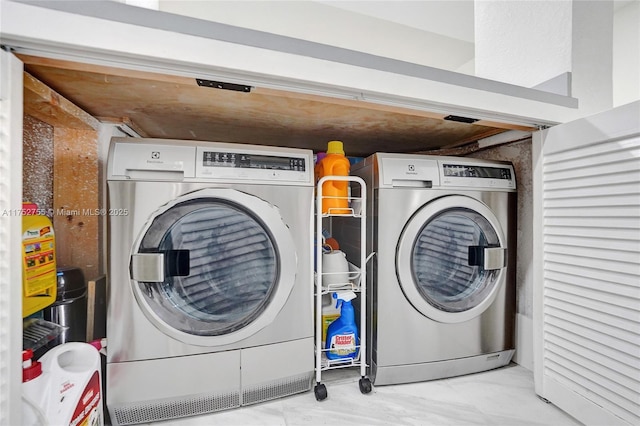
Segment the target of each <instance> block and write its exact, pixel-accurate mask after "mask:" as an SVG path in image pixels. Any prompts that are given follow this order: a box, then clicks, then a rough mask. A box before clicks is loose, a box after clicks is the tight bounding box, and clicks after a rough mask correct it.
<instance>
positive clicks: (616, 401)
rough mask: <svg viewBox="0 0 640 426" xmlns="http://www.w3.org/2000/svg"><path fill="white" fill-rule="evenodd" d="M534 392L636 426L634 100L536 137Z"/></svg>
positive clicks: (639, 400)
mask: <svg viewBox="0 0 640 426" xmlns="http://www.w3.org/2000/svg"><path fill="white" fill-rule="evenodd" d="M534 153H535V155H534V188H535V189H534V209H535V212H534V217H535V223H534V235H535V238H536V240H535V241H534V253H535V258H534V282H535V286H536V288H535V290H534V327H535V329H534V335H535V337H534V339H535V341H534V347H535V354H534V356H535V358H534V375H535V385H536V393H537V394H538V395H540V396H542V397H543V398H546V399H547V400H549V401H550V402H552V403H553V404H555V405H557V406H558V407H559V408H561V409H562V410H564V411H566V412H567V413H569V414H570V415H572V416H573V417H575V418H576V419H578V420H580V421H581V422H583V423H585V424H587V425H638V424H640V102H634V103H632V104H628V105H625V106H623V107H619V108H616V109H614V110H611V111H607V112H605V113H602V114H599V115H596V116H593V117H589V118H586V119H581V120H577V121H575V122H571V123H567V124H564V125H560V126H556V127H553V128H550V129H546V130H543V131H540V132H537V133H536V134H535V135H534Z"/></svg>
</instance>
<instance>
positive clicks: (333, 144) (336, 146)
mask: <svg viewBox="0 0 640 426" xmlns="http://www.w3.org/2000/svg"><path fill="white" fill-rule="evenodd" d="M329 154H340V155H344V147H343V144H342V141H330V142H329V143H328V144H327V155H329Z"/></svg>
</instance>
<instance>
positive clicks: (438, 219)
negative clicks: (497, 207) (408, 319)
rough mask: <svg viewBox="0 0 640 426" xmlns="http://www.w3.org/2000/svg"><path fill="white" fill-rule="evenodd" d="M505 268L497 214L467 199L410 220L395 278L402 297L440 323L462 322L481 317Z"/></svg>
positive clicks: (439, 204)
mask: <svg viewBox="0 0 640 426" xmlns="http://www.w3.org/2000/svg"><path fill="white" fill-rule="evenodd" d="M452 198H454V199H455V200H452ZM505 266H506V248H505V247H504V246H503V238H502V233H501V231H500V227H499V225H498V223H497V219H496V218H495V215H493V213H492V212H491V211H490V210H489V209H488V208H487V207H486V206H485V205H484V204H483V203H480V202H479V201H477V200H474V199H472V198H469V197H463V196H455V197H445V198H441V199H438V200H435V201H434V202H432V203H430V204H428V205H427V207H425V208H423V209H421V210H420V211H419V212H418V213H417V214H416V215H415V216H414V217H413V218H412V219H411V220H410V221H409V223H408V225H407V227H406V228H405V231H404V232H403V236H402V239H401V242H400V244H399V251H398V275H399V277H400V284H401V286H402V289H403V291H404V293H405V295H406V296H407V297H408V298H409V299H410V301H411V302H412V304H413V305H414V306H415V307H416V308H417V309H418V310H420V311H421V312H422V313H423V314H425V315H426V316H428V317H430V318H432V319H434V320H436V321H440V322H462V321H466V320H468V319H470V318H473V317H474V316H477V315H479V314H480V313H482V312H483V311H484V310H485V309H486V308H487V307H488V306H489V305H490V304H491V303H492V302H493V300H494V299H495V296H496V293H497V290H498V289H499V286H500V284H501V282H502V281H503V275H504V274H503V270H504V268H505Z"/></svg>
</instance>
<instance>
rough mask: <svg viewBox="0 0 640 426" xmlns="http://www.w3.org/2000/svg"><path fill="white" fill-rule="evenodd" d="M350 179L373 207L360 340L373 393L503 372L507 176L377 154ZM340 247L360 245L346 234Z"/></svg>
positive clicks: (508, 276)
mask: <svg viewBox="0 0 640 426" xmlns="http://www.w3.org/2000/svg"><path fill="white" fill-rule="evenodd" d="M352 174H354V175H357V176H360V177H362V178H363V180H364V181H365V183H366V185H367V191H368V194H367V198H368V199H369V200H371V202H370V203H369V205H368V206H367V215H368V217H369V220H368V223H367V225H368V229H367V247H368V252H373V253H375V256H373V258H372V260H371V261H370V262H369V263H368V269H367V275H366V276H367V291H368V297H367V300H368V305H369V306H368V307H367V308H368V318H369V321H368V322H367V324H366V330H367V335H368V339H367V341H368V342H370V345H369V347H368V349H369V351H368V353H367V357H368V361H369V362H370V363H371V377H372V379H373V383H374V384H376V385H385V384H395V383H407V382H416V381H423V380H431V379H437V378H444V377H451V376H456V375H461V374H468V373H473V372H479V371H484V370H489V369H493V368H496V367H500V366H503V365H505V364H507V363H509V362H510V360H511V358H512V356H513V353H514V336H513V334H514V322H515V316H514V315H515V314H514V312H515V248H516V244H515V241H516V240H515V237H516V205H517V204H516V196H517V194H516V180H515V175H514V170H513V166H512V165H511V164H508V163H502V162H489V161H484V160H476V159H472V158H456V157H440V156H427V155H410V154H386V153H377V154H374V155H372V156H370V157H368V158H366V159H365V160H364V161H362V162H360V163H358V164H356V165H354V166H353V168H352ZM340 229H341V228H340V227H339V226H338V232H341V231H340ZM341 237H342V239H341ZM336 238H338V240H339V241H340V242H341V246H342V243H343V242H344V243H345V246H346V248H347V249H348V245H347V244H346V243H347V242H349V241H356V240H357V239H358V235H357V233H355V232H350V228H346V227H345V228H344V231H343V234H337V235H336ZM343 240H344V241H343Z"/></svg>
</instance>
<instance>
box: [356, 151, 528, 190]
mask: <svg viewBox="0 0 640 426" xmlns="http://www.w3.org/2000/svg"><path fill="white" fill-rule="evenodd" d="M351 171H352V173H353V174H355V175H362V174H365V175H366V174H367V173H373V177H374V180H373V182H374V186H375V187H377V188H426V189H428V188H443V187H446V188H461V189H464V188H473V189H486V190H501V191H515V189H516V176H515V172H514V170H513V165H511V163H508V162H505V161H488V160H482V159H476V158H466V157H448V156H436V155H420V154H396V153H380V152H379V153H376V154H374V155H372V156H370V157H367V158H366V159H365V160H364V161H362V162H361V163H358V164H357V165H355V166H354V167H353V168H352V169H351Z"/></svg>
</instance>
